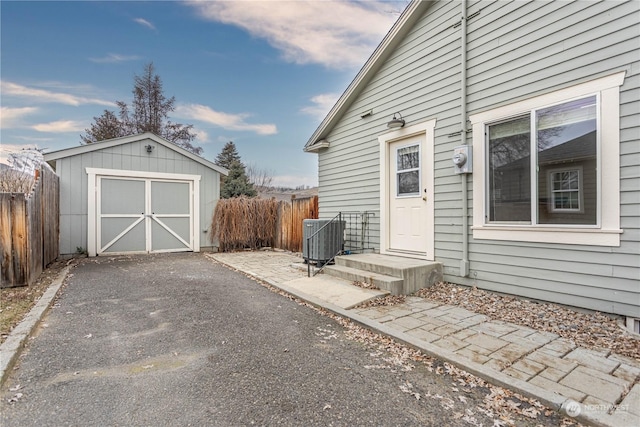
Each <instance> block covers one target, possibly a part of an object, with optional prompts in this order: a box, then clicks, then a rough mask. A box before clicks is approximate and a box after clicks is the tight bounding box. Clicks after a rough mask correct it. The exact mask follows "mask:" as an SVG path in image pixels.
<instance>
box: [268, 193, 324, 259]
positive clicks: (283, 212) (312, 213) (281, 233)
mask: <svg viewBox="0 0 640 427" xmlns="http://www.w3.org/2000/svg"><path fill="white" fill-rule="evenodd" d="M317 218H318V196H313V197H308V198H304V199H291V203H288V202H281V203H280V206H279V209H278V230H277V236H276V247H277V248H280V249H284V250H287V251H292V252H302V220H304V219H317Z"/></svg>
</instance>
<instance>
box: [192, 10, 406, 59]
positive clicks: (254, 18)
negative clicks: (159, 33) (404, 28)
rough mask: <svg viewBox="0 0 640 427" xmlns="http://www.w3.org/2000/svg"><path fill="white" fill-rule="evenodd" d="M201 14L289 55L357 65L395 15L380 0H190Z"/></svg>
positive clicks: (383, 33)
mask: <svg viewBox="0 0 640 427" xmlns="http://www.w3.org/2000/svg"><path fill="white" fill-rule="evenodd" d="M188 4H190V5H191V6H193V7H195V8H196V10H197V11H198V12H199V13H200V15H201V16H202V17H203V18H204V19H208V20H211V21H215V22H222V23H225V24H231V25H235V26H238V27H240V28H243V29H244V30H246V31H247V32H249V33H250V34H251V35H253V36H255V37H260V38H264V39H266V40H267V41H268V42H269V43H270V44H271V45H272V46H274V47H275V48H277V49H279V50H280V51H281V52H282V54H283V56H284V58H285V59H286V60H287V61H290V62H294V63H298V64H308V63H319V64H323V65H325V66H327V67H330V68H337V69H344V68H351V67H359V66H361V65H362V64H364V62H365V61H366V59H367V58H368V57H369V56H370V55H371V53H372V52H373V50H374V49H375V48H376V46H377V45H378V44H379V43H380V41H381V40H382V38H383V37H384V35H385V34H386V33H387V32H388V31H389V29H390V28H391V26H392V25H393V23H394V22H395V20H396V19H397V17H398V14H397V13H394V12H392V11H390V10H389V9H390V5H389V3H387V2H383V1H367V2H348V1H317V0H316V1H313V0H312V1H295V2H292V1H269V0H263V1H251V3H248V2H245V1H219V2H218V1H216V2H211V1H191V2H189V3H188Z"/></svg>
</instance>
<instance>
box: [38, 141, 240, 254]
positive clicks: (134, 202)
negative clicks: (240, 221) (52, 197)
mask: <svg viewBox="0 0 640 427" xmlns="http://www.w3.org/2000/svg"><path fill="white" fill-rule="evenodd" d="M45 160H46V161H47V162H48V163H49V164H50V165H51V166H52V167H53V168H54V170H55V171H56V173H57V174H58V176H59V177H60V254H61V255H64V254H73V253H76V252H78V251H83V250H86V251H87V252H88V253H89V255H90V256H96V255H115V254H127V253H154V252H182V251H193V252H199V251H200V250H201V249H205V248H207V247H208V246H210V244H209V243H208V242H209V240H208V239H207V233H208V227H209V223H210V222H211V217H212V215H213V211H214V209H215V205H216V203H217V201H218V199H219V195H220V176H221V175H226V174H227V173H228V171H227V170H226V169H225V168H222V167H220V166H217V165H215V164H213V163H211V162H209V161H208V160H206V159H204V158H202V157H199V156H197V155H194V154H192V153H190V152H188V151H186V150H184V149H182V148H180V147H178V146H177V145H175V144H172V143H171V142H169V141H167V140H165V139H163V138H160V137H159V136H157V135H154V134H152V133H144V134H141V135H134V136H128V137H123V138H116V139H110V140H106V141H101V142H99V143H94V144H89V145H83V146H80V147H74V148H69V149H66V150H60V151H55V152H52V153H48V154H45Z"/></svg>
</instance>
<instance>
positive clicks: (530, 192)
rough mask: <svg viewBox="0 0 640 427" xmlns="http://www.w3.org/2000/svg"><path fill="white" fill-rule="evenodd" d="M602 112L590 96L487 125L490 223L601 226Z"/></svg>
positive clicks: (596, 100)
mask: <svg viewBox="0 0 640 427" xmlns="http://www.w3.org/2000/svg"><path fill="white" fill-rule="evenodd" d="M597 106H598V99H597V97H596V96H595V95H594V96H588V97H585V98H580V99H576V100H572V101H569V102H563V103H560V104H556V105H552V106H549V107H545V108H542V109H533V110H532V111H530V112H529V113H528V114H526V115H522V116H518V117H515V118H512V119H509V120H504V121H500V122H497V123H491V124H488V125H487V128H488V132H487V138H488V141H487V149H488V155H487V156H486V158H487V163H488V164H487V167H486V170H487V171H488V179H487V182H488V188H487V194H488V196H489V200H488V206H489V209H488V212H487V215H488V218H487V219H488V222H517V223H525V224H566V225H575V224H585V225H597V201H598V194H597V193H598V192H597V188H598V185H597V184H598V176H597V145H598V144H597V137H598V125H597V123H598V117H597V114H596V111H597ZM559 167H560V168H562V169H563V170H559V171H556V169H558V168H559ZM552 170H553V172H551V171H552ZM579 170H581V171H582V176H583V180H584V181H585V182H586V183H587V184H586V185H584V186H583V187H582V189H581V188H580V186H579V184H580V179H579V175H580V174H579ZM532 183H534V185H532ZM581 191H582V192H581ZM580 200H583V203H584V204H585V209H581V203H580Z"/></svg>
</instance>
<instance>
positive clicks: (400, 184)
mask: <svg viewBox="0 0 640 427" xmlns="http://www.w3.org/2000/svg"><path fill="white" fill-rule="evenodd" d="M396 182H397V188H396V194H397V195H398V196H417V195H420V146H418V145H412V146H409V147H402V148H398V149H397V150H396Z"/></svg>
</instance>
